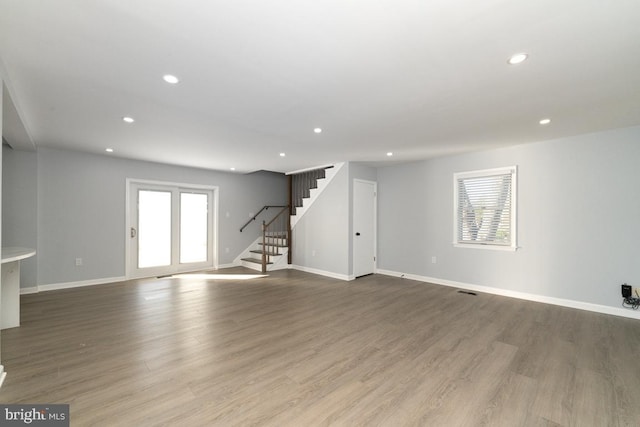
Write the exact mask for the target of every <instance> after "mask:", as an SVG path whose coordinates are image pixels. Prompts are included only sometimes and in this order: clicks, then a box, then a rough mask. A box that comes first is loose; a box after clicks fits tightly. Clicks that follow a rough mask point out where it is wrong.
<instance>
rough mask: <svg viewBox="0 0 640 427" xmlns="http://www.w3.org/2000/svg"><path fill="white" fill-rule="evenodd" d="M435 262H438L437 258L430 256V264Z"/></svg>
mask: <svg viewBox="0 0 640 427" xmlns="http://www.w3.org/2000/svg"><path fill="white" fill-rule="evenodd" d="M437 262H438V258H436V257H434V256H432V257H431V264H435V263H437Z"/></svg>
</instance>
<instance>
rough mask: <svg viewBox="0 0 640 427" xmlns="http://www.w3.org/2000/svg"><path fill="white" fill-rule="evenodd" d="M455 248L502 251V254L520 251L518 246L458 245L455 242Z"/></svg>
mask: <svg viewBox="0 0 640 427" xmlns="http://www.w3.org/2000/svg"><path fill="white" fill-rule="evenodd" d="M453 247H455V248H465V249H485V250H490V251H502V252H515V251H517V250H518V247H517V246H502V245H491V244H482V243H458V242H455V243H454V244H453Z"/></svg>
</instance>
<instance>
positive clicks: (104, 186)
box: [3, 148, 287, 286]
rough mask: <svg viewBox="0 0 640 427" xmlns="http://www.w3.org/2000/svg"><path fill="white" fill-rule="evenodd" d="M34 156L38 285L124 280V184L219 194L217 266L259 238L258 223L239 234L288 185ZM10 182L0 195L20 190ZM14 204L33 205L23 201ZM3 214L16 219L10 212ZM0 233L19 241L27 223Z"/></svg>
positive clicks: (97, 158) (280, 180)
mask: <svg viewBox="0 0 640 427" xmlns="http://www.w3.org/2000/svg"><path fill="white" fill-rule="evenodd" d="M35 155H36V156H37V158H36V162H35V163H36V165H37V166H36V169H37V171H36V176H37V178H36V180H37V196H36V203H37V221H36V222H37V248H36V249H37V251H38V255H37V284H38V285H48V284H60V283H71V282H82V281H91V280H100V279H105V278H118V277H123V276H124V275H125V245H126V244H127V242H126V238H125V233H126V231H125V218H126V216H125V207H126V200H125V198H126V197H125V191H126V179H127V178H132V179H139V180H152V181H164V182H176V183H183V184H195V185H208V186H216V187H218V189H219V205H218V208H219V209H218V254H219V256H218V264H219V265H224V264H230V263H232V262H233V260H234V258H235V257H236V256H237V255H238V254H239V253H240V252H242V251H243V250H244V249H245V248H246V247H247V246H249V244H251V242H253V241H254V240H255V239H256V238H257V237H258V234H259V232H260V229H259V225H258V224H257V223H255V224H252V225H250V226H249V227H248V228H247V229H246V230H245V231H244V232H243V233H240V232H239V229H240V227H241V226H242V225H243V224H244V222H246V221H247V220H248V219H249V217H250V214H252V213H255V212H257V211H258V209H260V207H262V206H264V205H266V204H286V200H287V190H286V178H285V177H284V175H282V174H276V173H271V172H257V173H253V174H247V175H242V174H235V173H227V172H219V171H211V170H204V169H194V168H186V167H179V166H170V165H164V164H158V163H148V162H140V161H135V160H127V159H121V158H117V157H111V156H108V155H94V154H87V153H79V152H73V151H66V150H54V149H43V148H40V149H39V150H38V151H37V153H35ZM12 161H15V165H12V167H15V168H16V169H19V170H20V169H21V168H25V169H29V168H33V159H31V158H29V156H12ZM5 166H6V165H5ZM12 176H13V175H12ZM16 178H17V176H13V178H12V179H11V180H9V181H8V182H5V183H4V188H5V189H7V188H11V189H12V190H11V191H12V192H14V191H13V188H16V187H17V186H19V185H20V184H19V183H18V182H17V181H16ZM30 191H33V188H31V190H30ZM14 193H15V192H14ZM17 198H18V199H28V200H29V201H31V200H32V198H31V196H28V195H27V194H21V195H20V196H18V197H17ZM23 203H27V202H25V201H24V200H23ZM29 203H31V202H29ZM4 210H5V214H7V215H9V217H11V216H12V215H15V213H11V212H10V211H11V207H5V209H4ZM3 227H6V228H12V229H14V230H15V234H16V235H17V236H18V235H27V234H29V233H31V231H32V230H30V228H32V226H31V224H24V223H22V222H19V221H16V223H12V222H6V221H5V223H3ZM76 258H82V259H83V265H82V266H79V267H77V266H76V265H75V259H76ZM32 277H33V276H32ZM27 285H29V283H27V282H25V281H23V286H27Z"/></svg>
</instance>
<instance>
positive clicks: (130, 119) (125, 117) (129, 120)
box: [122, 116, 135, 123]
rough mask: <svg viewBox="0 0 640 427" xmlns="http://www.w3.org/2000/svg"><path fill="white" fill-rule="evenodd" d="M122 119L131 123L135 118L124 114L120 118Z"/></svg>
mask: <svg viewBox="0 0 640 427" xmlns="http://www.w3.org/2000/svg"><path fill="white" fill-rule="evenodd" d="M122 121H123V122H125V123H133V122H135V119H134V118H133V117H129V116H124V117H123V118H122Z"/></svg>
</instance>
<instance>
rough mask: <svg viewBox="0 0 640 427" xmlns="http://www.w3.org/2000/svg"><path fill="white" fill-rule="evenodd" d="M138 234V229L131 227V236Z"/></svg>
mask: <svg viewBox="0 0 640 427" xmlns="http://www.w3.org/2000/svg"><path fill="white" fill-rule="evenodd" d="M137 234H138V232H137V231H136V229H135V228H133V227H131V238H132V239H134V238H135V237H136V235H137Z"/></svg>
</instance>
